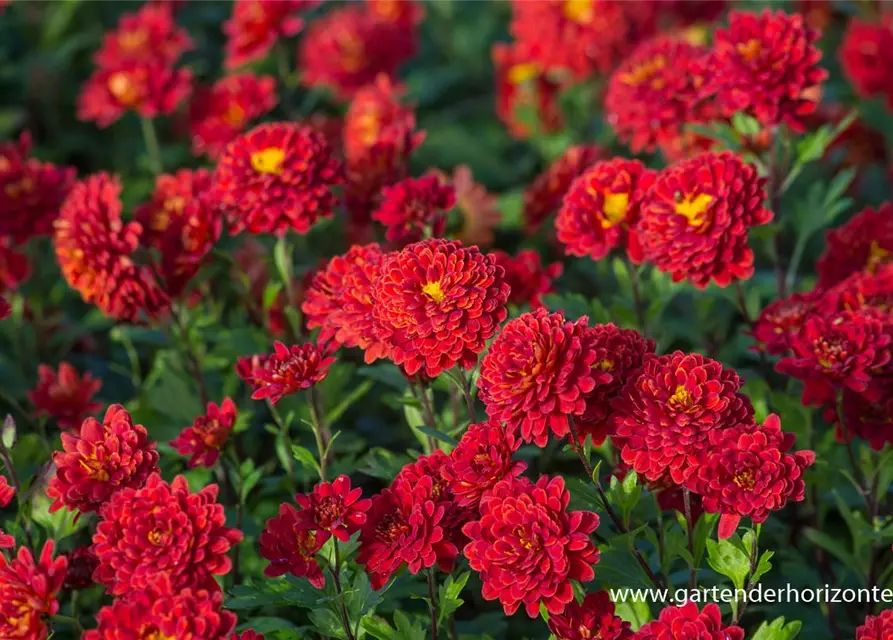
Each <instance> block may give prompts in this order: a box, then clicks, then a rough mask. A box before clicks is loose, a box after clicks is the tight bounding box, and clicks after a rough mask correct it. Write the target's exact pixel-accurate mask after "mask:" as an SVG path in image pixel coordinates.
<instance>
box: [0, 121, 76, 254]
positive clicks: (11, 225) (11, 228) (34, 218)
mask: <svg viewBox="0 0 893 640" xmlns="http://www.w3.org/2000/svg"><path fill="white" fill-rule="evenodd" d="M30 153H31V136H30V134H28V133H22V135H20V136H19V139H18V142H3V143H0V236H3V237H6V236H8V237H11V238H12V240H13V242H15V243H22V242H26V241H27V240H28V239H29V238H31V237H33V236H42V235H47V234H49V233H50V232H51V231H52V229H53V220H54V219H55V218H56V216H57V215H59V207H60V206H61V204H62V201H63V200H64V199H65V196H66V195H68V191H69V189H70V188H71V185H72V183H73V182H74V175H75V170H74V169H73V168H71V167H57V166H56V165H54V164H51V163H49V162H41V161H40V160H38V159H37V158H31V157H29V156H30Z"/></svg>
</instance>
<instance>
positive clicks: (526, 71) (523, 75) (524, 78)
mask: <svg viewBox="0 0 893 640" xmlns="http://www.w3.org/2000/svg"><path fill="white" fill-rule="evenodd" d="M539 72H540V71H539V67H537V66H536V63H535V62H520V63H518V64H515V65H512V66H511V67H509V72H508V80H509V82H510V83H511V84H522V83H524V82H530V81H531V80H533V79H534V78H536V77H537V76H538V75H539Z"/></svg>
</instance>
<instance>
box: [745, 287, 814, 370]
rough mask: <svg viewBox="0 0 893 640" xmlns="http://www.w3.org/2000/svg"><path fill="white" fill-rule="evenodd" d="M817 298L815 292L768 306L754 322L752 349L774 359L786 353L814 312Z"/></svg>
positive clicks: (793, 296) (799, 294) (778, 301)
mask: <svg viewBox="0 0 893 640" xmlns="http://www.w3.org/2000/svg"><path fill="white" fill-rule="evenodd" d="M818 297H819V296H818V294H816V293H815V292H809V293H795V294H793V295H791V296H788V297H787V298H783V299H782V300H776V301H775V302H772V303H771V304H769V305H767V306H766V307H765V308H764V309H763V310H762V311H761V312H760V315H759V317H758V318H757V320H756V322H754V325H753V330H752V332H751V335H752V336H753V338H754V340H756V344H755V345H754V346H753V347H752V349H753V350H754V351H757V352H760V351H765V352H766V353H768V354H770V355H773V356H777V355H781V354H783V353H785V352H787V351H788V350H789V349H790V348H791V341H792V340H793V339H794V338H795V336H796V335H797V334H798V333H799V332H800V327H802V326H803V322H804V321H805V320H806V318H807V317H808V316H809V314H810V313H812V311H813V309H814V308H815V305H816V302H817V300H818Z"/></svg>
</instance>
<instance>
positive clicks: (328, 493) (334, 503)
mask: <svg viewBox="0 0 893 640" xmlns="http://www.w3.org/2000/svg"><path fill="white" fill-rule="evenodd" d="M295 502H297V503H298V506H299V507H301V510H300V511H298V523H297V524H296V525H295V526H296V528H297V529H299V530H307V531H313V532H315V533H316V535H317V536H318V538H319V539H320V541H321V542H325V541H326V540H328V539H329V536H335V537H336V538H338V539H339V540H341V541H342V542H347V541H348V540H350V536H352V535H353V534H354V532H356V531H359V530H360V527H362V525H363V523H365V522H366V511H368V510H369V507H370V505H371V504H372V501H371V500H369V499H368V498H363V490H362V489H360V488H359V487H357V488H355V489H351V487H350V478H348V477H347V476H344V475H341V476H338V477H337V478H335V481H334V482H321V483H319V484H318V485H316V486H315V487H313V491H312V492H310V493H308V494H303V493H299V494H297V495H295Z"/></svg>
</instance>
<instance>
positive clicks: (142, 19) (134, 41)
mask: <svg viewBox="0 0 893 640" xmlns="http://www.w3.org/2000/svg"><path fill="white" fill-rule="evenodd" d="M192 46H193V43H192V40H191V39H190V37H189V34H188V33H187V32H186V31H185V30H184V29H179V28H177V25H176V24H175V23H174V17H173V12H172V10H171V7H170V5H167V4H163V3H155V2H147V3H146V4H144V5H142V6H141V7H140V8H139V9H138V10H136V11H132V12H129V13H125V14H124V15H123V16H122V17H121V19H120V20H119V21H118V26H117V27H116V28H115V29H114V30H112V31H109V32H108V33H106V34H105V35H104V36H103V38H102V46H101V47H100V49H99V51H97V52H96V53H95V54H94V55H93V60H94V62H95V63H96V65H97V66H99V67H103V68H113V67H117V66H119V65H121V64H122V63H125V62H147V61H150V60H157V61H158V62H161V63H163V64H173V63H174V62H176V61H177V60H179V59H180V57H181V56H182V55H183V54H184V53H185V52H186V51H188V50H189V49H191V48H192Z"/></svg>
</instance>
